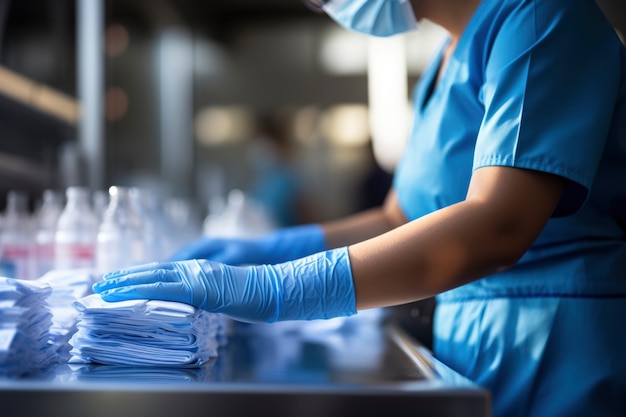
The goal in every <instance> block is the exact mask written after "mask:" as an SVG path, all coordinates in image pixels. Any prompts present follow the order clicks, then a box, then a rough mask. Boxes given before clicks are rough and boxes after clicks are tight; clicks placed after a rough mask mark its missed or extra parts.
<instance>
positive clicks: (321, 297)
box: [93, 247, 356, 322]
mask: <svg viewBox="0 0 626 417" xmlns="http://www.w3.org/2000/svg"><path fill="white" fill-rule="evenodd" d="M93 290H94V292H96V293H99V294H100V296H101V297H102V299H103V300H105V301H122V300H129V299H156V300H165V301H176V302H182V303H186V304H191V305H193V306H195V307H198V308H201V309H204V310H207V311H211V312H215V313H223V314H225V315H228V316H230V317H232V318H234V319H237V320H241V321H247V322H274V321H279V320H313V319H328V318H333V317H340V316H349V315H352V314H356V298H355V293H354V285H353V283H352V270H351V268H350V258H349V256H348V249H347V247H343V248H340V249H335V250H331V251H326V252H320V253H316V254H314V255H311V256H308V257H305V258H300V259H297V260H295V261H290V262H285V263H281V264H277V265H254V266H230V265H225V264H221V263H216V262H212V261H207V260H190V261H179V262H165V263H153V264H147V265H140V266H136V267H131V268H129V269H125V270H120V271H116V272H112V273H108V274H106V275H105V276H104V280H102V281H99V282H97V283H95V284H94V285H93Z"/></svg>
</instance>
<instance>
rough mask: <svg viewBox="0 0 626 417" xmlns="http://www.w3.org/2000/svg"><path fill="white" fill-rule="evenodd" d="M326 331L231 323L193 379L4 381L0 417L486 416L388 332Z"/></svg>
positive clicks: (75, 375)
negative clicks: (222, 343) (227, 333)
mask: <svg viewBox="0 0 626 417" xmlns="http://www.w3.org/2000/svg"><path fill="white" fill-rule="evenodd" d="M333 323H334V322H333V321H331V322H328V323H321V322H299V323H276V324H272V325H246V324H239V323H237V324H235V325H234V326H233V331H232V334H231V335H230V336H229V340H228V344H227V345H225V346H224V347H223V348H222V349H221V350H220V353H219V356H218V357H217V358H216V359H214V360H211V361H210V362H208V363H207V364H205V365H204V366H203V367H202V368H199V369H181V368H141V367H118V366H101V365H86V366H79V367H74V366H70V365H67V364H61V365H57V366H54V367H52V368H51V369H46V370H43V371H42V372H41V373H40V374H39V373H38V374H36V375H30V376H27V377H19V378H18V377H8V376H4V377H1V378H0V404H1V408H2V415H3V416H6V417H9V416H20V417H30V416H37V417H40V416H52V417H56V416H63V417H73V416H77V417H78V416H80V417H89V416H93V417H105V416H106V417H112V416H119V417H125V416H133V417H138V416H152V417H160V416H175V417H187V416H194V417H197V416H204V415H206V416H220V417H222V416H255V415H259V416H265V415H269V416H273V417H287V416H289V417H297V416H316V417H318V416H325V417H332V416H342V417H347V416H359V417H362V416H385V417H388V416H403V415H411V416H450V417H459V416H463V417H486V416H489V415H490V397H489V393H488V392H487V391H485V390H483V389H481V388H479V387H477V386H476V385H474V384H472V383H471V382H469V381H467V380H466V379H464V378H462V377H460V376H459V375H458V374H456V373H454V372H452V371H451V370H450V369H449V368H447V367H445V366H443V365H442V364H441V363H439V362H438V361H437V360H436V359H435V358H433V357H432V355H431V354H430V352H429V351H428V350H426V349H425V348H423V347H422V346H421V345H420V344H419V343H418V342H417V341H415V340H413V339H412V338H411V337H409V336H408V335H407V334H406V333H405V332H403V331H402V330H401V329H400V328H399V327H398V326H396V325H395V324H394V323H393V322H389V321H386V320H369V319H368V320H358V319H352V318H351V319H347V320H344V321H342V322H340V324H338V325H335V327H334V328H329V326H331V327H332V326H333ZM335 323H336V322H335Z"/></svg>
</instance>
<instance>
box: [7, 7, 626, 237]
mask: <svg viewBox="0 0 626 417" xmlns="http://www.w3.org/2000/svg"><path fill="white" fill-rule="evenodd" d="M599 3H600V4H601V5H602V6H603V7H604V9H605V11H606V13H607V15H608V16H609V18H610V19H611V20H612V21H613V22H614V23H615V25H616V26H617V27H622V28H623V27H624V26H626V25H625V24H624V21H625V17H626V13H625V11H624V9H625V3H624V2H623V1H622V0H602V1H599ZM442 39H443V32H442V31H441V30H440V29H439V28H438V27H436V26H435V25H432V24H428V22H426V23H425V24H424V25H423V26H422V28H421V30H419V31H417V32H415V33H411V34H409V35H406V36H400V37H394V38H390V39H368V38H367V37H365V36H362V35H358V34H353V33H349V32H347V31H344V30H342V29H341V28H339V27H338V26H337V25H336V24H334V23H333V22H332V21H331V20H330V18H328V17H327V16H326V15H324V14H318V13H315V12H313V11H311V10H309V9H308V8H307V7H306V6H305V5H304V3H303V2H302V1H300V0H264V1H257V0H209V1H192V0H176V1H174V0H91V1H88V0H25V1H17V0H0V206H2V207H3V206H4V204H5V201H6V195H7V192H8V191H10V190H13V189H20V190H25V191H26V192H27V193H28V195H29V197H30V204H31V206H32V207H34V206H35V205H36V204H37V201H38V198H39V197H40V196H41V194H42V192H43V190H45V189H50V188H53V189H63V188H66V187H68V186H71V185H84V186H88V187H90V188H92V189H93V190H106V189H107V188H108V187H109V186H110V185H133V186H139V187H144V188H149V189H151V190H154V191H155V192H157V193H158V194H159V195H160V196H162V197H163V198H180V199H184V200H186V201H189V202H191V204H192V205H193V207H194V210H196V213H197V215H198V216H199V217H201V218H203V217H204V216H206V215H207V214H208V213H209V212H210V210H211V207H214V208H215V207H216V206H218V205H220V204H222V205H223V204H224V201H226V198H227V195H228V193H229V192H230V191H231V190H233V189H237V190H242V191H243V192H244V193H245V195H248V196H253V197H254V198H255V199H256V200H258V201H260V202H262V203H263V204H265V205H266V206H267V208H268V210H269V211H271V212H272V215H273V216H274V218H275V219H276V221H277V222H278V223H279V224H281V225H283V224H284V225H286V224H294V223H303V222H310V221H323V220H327V219H331V218H336V217H339V216H342V215H345V214H348V213H351V212H354V211H356V210H359V209H362V208H364V207H368V206H371V205H375V204H378V203H379V202H380V200H381V198H382V196H384V193H385V192H386V190H387V188H388V186H389V181H390V175H391V173H392V172H393V168H394V166H395V162H396V161H397V158H398V155H399V154H400V152H401V150H402V147H403V145H404V141H405V139H406V135H407V133H408V128H409V126H410V122H411V116H410V94H411V89H412V86H413V85H414V83H415V81H416V80H417V79H418V78H419V76H420V73H421V71H422V70H423V68H424V66H425V64H426V62H427V61H428V59H429V57H430V56H431V55H432V53H433V52H434V51H435V49H436V48H437V47H438V45H439V44H440V42H441V40H442ZM80 103H82V106H81V105H80Z"/></svg>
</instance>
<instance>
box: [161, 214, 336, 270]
mask: <svg viewBox="0 0 626 417" xmlns="http://www.w3.org/2000/svg"><path fill="white" fill-rule="evenodd" d="M324 250H326V241H325V237H324V231H323V230H322V227H321V226H320V225H318V224H311V225H304V226H295V227H289V228H284V229H280V230H277V231H275V232H271V233H268V234H267V235H264V236H260V237H248V238H221V237H220V238H212V237H206V238H202V239H199V240H197V241H195V242H193V243H191V244H189V245H186V246H184V247H183V248H181V249H180V250H179V251H178V252H176V253H175V254H174V255H173V256H171V257H170V259H169V260H170V261H183V260H187V259H209V260H212V261H216V262H221V263H225V264H229V265H246V264H247V265H252V264H275V263H280V262H286V261H290V260H292V259H297V258H302V257H304V256H308V255H311V254H313V253H317V252H322V251H324Z"/></svg>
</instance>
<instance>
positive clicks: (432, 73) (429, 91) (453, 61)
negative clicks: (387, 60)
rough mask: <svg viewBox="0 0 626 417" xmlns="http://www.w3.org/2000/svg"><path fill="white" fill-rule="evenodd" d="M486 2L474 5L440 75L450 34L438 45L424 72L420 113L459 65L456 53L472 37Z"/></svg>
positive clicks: (458, 52)
mask: <svg viewBox="0 0 626 417" xmlns="http://www.w3.org/2000/svg"><path fill="white" fill-rule="evenodd" d="M487 2H488V0H484V1H481V2H480V4H479V5H478V6H477V7H476V10H474V13H473V14H472V16H471V17H470V19H469V20H468V21H467V25H465V28H464V29H463V32H462V33H461V36H459V39H458V41H457V44H456V47H455V48H454V51H452V54H451V55H450V58H449V59H448V63H447V64H446V68H445V69H444V71H443V73H442V74H441V77H439V71H440V68H441V64H442V62H443V56H444V54H445V49H446V47H447V46H448V45H449V44H450V41H451V39H450V35H448V36H447V37H446V39H445V40H444V42H443V44H442V45H441V46H440V47H439V50H438V52H437V54H436V56H435V58H434V60H433V62H432V64H433V65H432V66H431V67H430V69H429V70H428V72H427V73H426V74H425V75H426V78H425V80H426V83H427V84H426V88H425V89H424V94H423V96H422V97H421V100H420V109H421V111H422V113H423V112H425V111H426V109H427V108H428V107H429V104H430V103H431V102H432V101H433V99H434V98H436V97H437V96H438V92H439V91H441V85H443V84H445V83H446V82H447V80H448V79H449V78H450V77H451V75H450V74H451V73H452V72H453V71H454V68H455V67H457V66H458V65H459V64H458V62H459V60H458V55H459V54H460V53H461V52H460V51H463V49H464V48H465V44H466V43H467V42H468V39H472V38H473V36H474V35H473V33H474V32H475V29H474V26H476V24H477V23H476V22H479V21H482V17H481V16H482V10H483V8H484V5H485V3H487Z"/></svg>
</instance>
